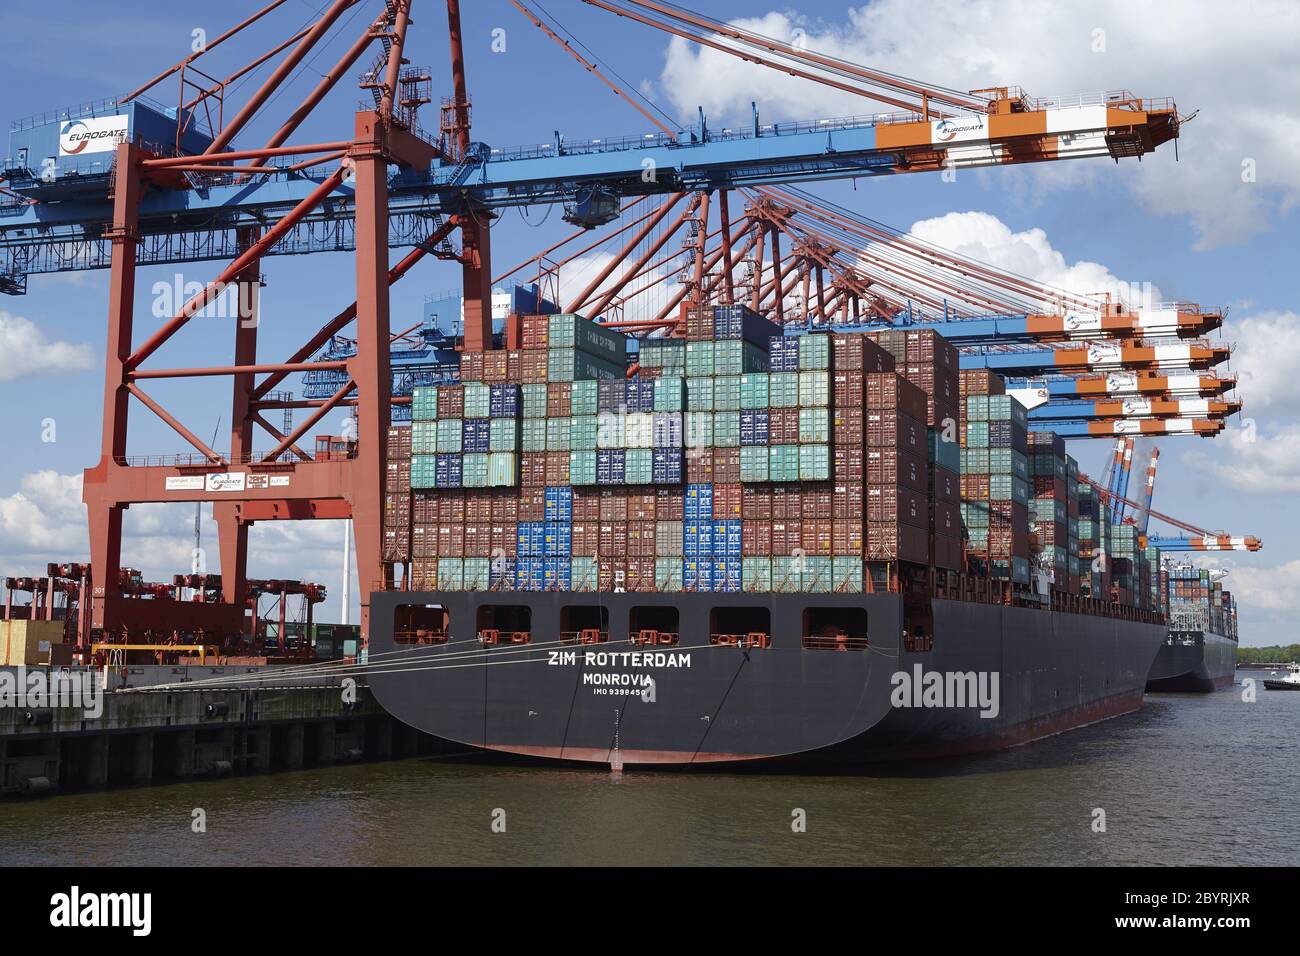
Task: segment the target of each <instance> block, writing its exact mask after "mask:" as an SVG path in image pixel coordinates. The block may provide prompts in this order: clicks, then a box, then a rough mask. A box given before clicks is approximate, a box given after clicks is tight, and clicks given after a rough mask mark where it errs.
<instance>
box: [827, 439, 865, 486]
mask: <svg viewBox="0 0 1300 956" xmlns="http://www.w3.org/2000/svg"><path fill="white" fill-rule="evenodd" d="M831 476H832V477H833V478H834V479H835V480H836V481H837V482H853V483H858V484H860V483H862V481H864V480H865V478H866V449H865V448H864V447H863V446H862V445H841V444H838V443H837V444H835V445H834V446H832V448H831Z"/></svg>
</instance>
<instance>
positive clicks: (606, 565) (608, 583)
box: [596, 557, 627, 591]
mask: <svg viewBox="0 0 1300 956" xmlns="http://www.w3.org/2000/svg"><path fill="white" fill-rule="evenodd" d="M596 587H597V588H598V589H599V590H601V591H613V590H615V589H616V588H623V589H626V588H627V565H626V564H624V562H623V561H622V559H618V560H614V559H610V558H603V557H602V559H601V561H600V563H599V564H598V565H597V566H596Z"/></svg>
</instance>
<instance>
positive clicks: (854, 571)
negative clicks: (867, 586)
mask: <svg viewBox="0 0 1300 956" xmlns="http://www.w3.org/2000/svg"><path fill="white" fill-rule="evenodd" d="M831 590H832V591H834V592H835V593H837V594H858V593H860V592H861V591H862V558H861V557H860V556H859V557H848V556H841V557H836V558H832V559H831Z"/></svg>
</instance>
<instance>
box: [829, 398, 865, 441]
mask: <svg viewBox="0 0 1300 956" xmlns="http://www.w3.org/2000/svg"><path fill="white" fill-rule="evenodd" d="M865 425H866V413H865V412H864V411H863V410H862V407H861V406H857V407H853V408H847V407H844V406H841V405H837V406H835V408H834V409H833V410H832V411H831V439H832V441H833V442H834V443H835V444H836V445H861V444H864V443H865V440H866V432H865V431H864V429H865Z"/></svg>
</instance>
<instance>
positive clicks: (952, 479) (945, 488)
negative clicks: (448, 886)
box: [929, 465, 961, 502]
mask: <svg viewBox="0 0 1300 956" xmlns="http://www.w3.org/2000/svg"><path fill="white" fill-rule="evenodd" d="M929 472H930V497H931V498H934V499H936V500H938V501H952V502H958V501H961V479H960V478H958V476H957V475H956V474H955V473H954V472H951V471H949V470H948V469H947V468H940V467H939V466H938V465H930V466H929Z"/></svg>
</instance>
